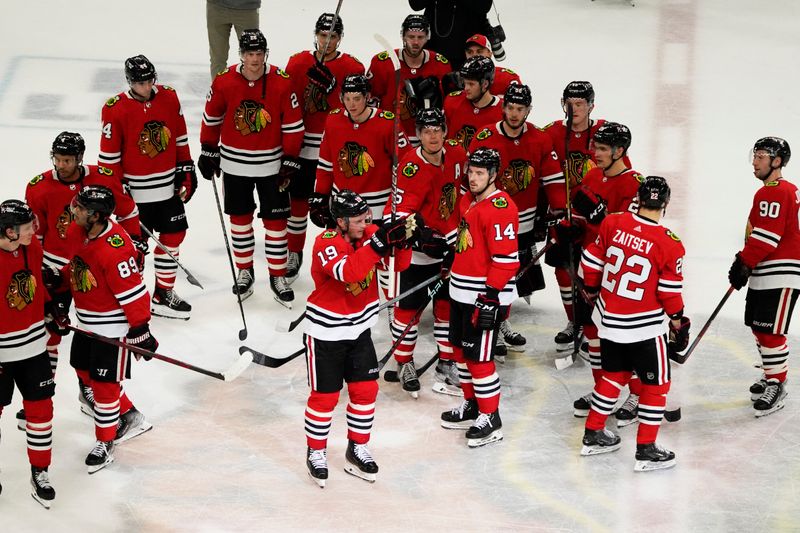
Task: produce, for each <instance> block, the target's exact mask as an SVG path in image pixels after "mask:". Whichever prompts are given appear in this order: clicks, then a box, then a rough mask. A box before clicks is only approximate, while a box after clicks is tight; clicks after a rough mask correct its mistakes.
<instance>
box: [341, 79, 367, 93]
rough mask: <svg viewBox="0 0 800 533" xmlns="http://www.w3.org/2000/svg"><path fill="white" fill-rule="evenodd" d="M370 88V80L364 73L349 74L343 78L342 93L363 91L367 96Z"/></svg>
mask: <svg viewBox="0 0 800 533" xmlns="http://www.w3.org/2000/svg"><path fill="white" fill-rule="evenodd" d="M369 89H370V87H369V80H368V79H367V77H366V76H365V75H363V74H348V75H347V76H345V77H344V79H343V80H342V94H344V93H361V94H363V95H365V96H366V94H367V93H368V92H369Z"/></svg>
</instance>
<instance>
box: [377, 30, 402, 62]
mask: <svg viewBox="0 0 800 533" xmlns="http://www.w3.org/2000/svg"><path fill="white" fill-rule="evenodd" d="M374 37H375V40H376V41H378V44H379V45H381V46H382V47H383V48H384V49H385V50H386V52H388V53H389V59H390V60H391V61H392V66H393V67H394V69H395V70H400V60H399V59H398V57H397V54H395V53H394V48H393V47H392V45H391V44H389V40H388V39H386V37H384V36H383V35H381V34H380V33H376V34H375V36H374Z"/></svg>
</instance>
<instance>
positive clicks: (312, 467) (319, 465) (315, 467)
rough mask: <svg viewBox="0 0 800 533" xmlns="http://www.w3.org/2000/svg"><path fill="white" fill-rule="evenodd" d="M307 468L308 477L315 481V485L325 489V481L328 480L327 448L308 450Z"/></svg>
mask: <svg viewBox="0 0 800 533" xmlns="http://www.w3.org/2000/svg"><path fill="white" fill-rule="evenodd" d="M306 467H308V475H309V476H310V477H311V479H313V480H314V483H316V484H317V485H319V488H321V489H324V488H325V481H326V480H327V479H328V451H327V450H326V449H325V448H322V449H321V450H315V449H313V448H308V451H307V453H306Z"/></svg>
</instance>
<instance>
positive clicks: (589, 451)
mask: <svg viewBox="0 0 800 533" xmlns="http://www.w3.org/2000/svg"><path fill="white" fill-rule="evenodd" d="M621 447H622V442H618V443H617V444H612V445H611V446H597V445H594V446H587V445H586V444H584V445H583V448H581V455H582V456H584V457H588V456H590V455H601V454H604V453H611V452H615V451H617V450H619V449H620V448H621Z"/></svg>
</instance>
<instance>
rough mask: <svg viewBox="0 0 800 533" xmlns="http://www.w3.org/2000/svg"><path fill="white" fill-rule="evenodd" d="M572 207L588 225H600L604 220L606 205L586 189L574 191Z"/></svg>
mask: <svg viewBox="0 0 800 533" xmlns="http://www.w3.org/2000/svg"><path fill="white" fill-rule="evenodd" d="M572 205H573V207H575V211H577V212H578V213H579V214H580V215H581V216H582V217H584V218H585V219H586V220H588V221H589V224H600V223H601V222H602V221H603V219H604V218H606V214H607V213H606V203H605V201H604V200H603V199H602V198H601V197H600V196H598V195H597V194H595V193H594V192H593V191H592V190H591V189H589V188H588V187H581V188H579V189H578V190H577V191H575V198H574V199H573V200H572Z"/></svg>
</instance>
